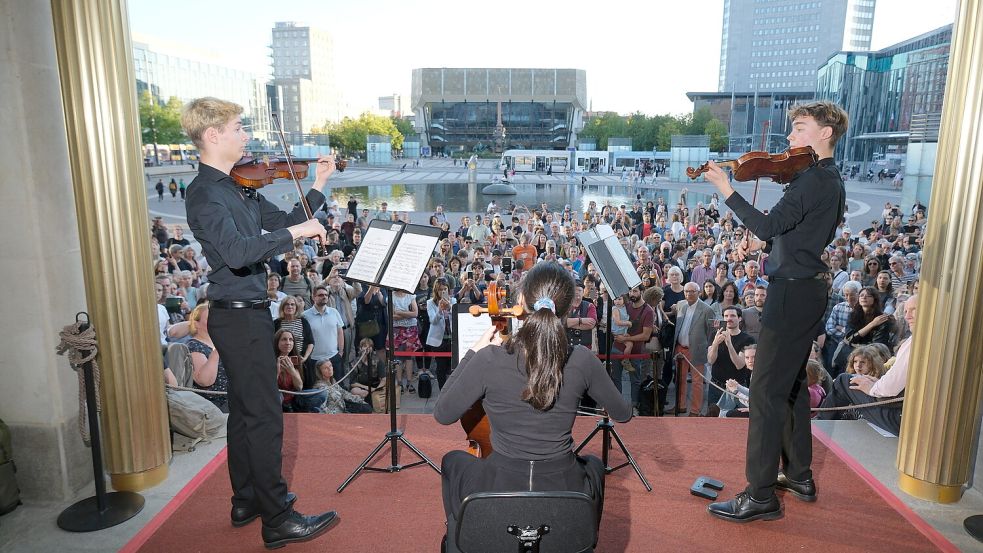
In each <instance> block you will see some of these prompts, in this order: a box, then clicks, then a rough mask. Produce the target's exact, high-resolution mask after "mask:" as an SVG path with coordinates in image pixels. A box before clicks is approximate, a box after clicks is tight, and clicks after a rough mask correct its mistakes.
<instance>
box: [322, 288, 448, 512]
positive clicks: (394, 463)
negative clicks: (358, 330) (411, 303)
mask: <svg viewBox="0 0 983 553" xmlns="http://www.w3.org/2000/svg"><path fill="white" fill-rule="evenodd" d="M386 292H387V295H388V297H387V306H386V309H387V313H388V315H389V324H388V325H386V326H387V329H386V333H387V334H386V336H387V338H388V344H387V347H386V355H387V356H388V357H389V360H388V361H389V363H388V364H389V369H388V371H387V373H386V374H387V378H386V380H387V382H386V397H387V408H388V409H389V432H387V433H386V436H385V437H384V438H383V439H382V441H381V442H380V443H379V445H377V446H376V447H375V449H373V450H372V452H371V453H369V455H368V456H367V457H366V458H365V459H363V460H362V462H361V463H360V464H359V465H358V467H357V468H356V469H355V470H354V471H353V472H352V473H351V474H350V475H349V476H348V478H347V479H345V481H344V482H343V483H342V484H341V485H340V486H338V493H341V492H342V491H344V489H345V488H346V487H347V486H348V484H350V483H351V481H352V480H354V479H355V477H356V476H358V475H359V473H361V472H362V471H363V470H370V471H374V472H399V471H401V470H403V469H404V468H410V467H415V466H417V465H422V464H424V463H426V464H428V465H430V468H432V469H433V470H435V471H437V474H440V468H439V467H437V465H435V464H434V463H433V461H431V460H430V458H429V457H427V456H426V455H424V454H423V453H422V452H421V451H420V450H419V449H417V448H416V446H414V445H413V444H412V443H411V442H410V441H409V440H407V439H406V437H405V436H403V431H402V430H399V429H397V428H396V367H397V363H398V361H396V351H395V350H396V344H395V336H394V332H393V317H394V309H393V291H392V289H391V288H387V289H386ZM399 442H403V443H404V444H406V446H407V447H408V448H410V449H411V450H412V451H413V453H415V454H416V455H417V456H418V457H420V459H421V460H420V461H416V462H414V463H410V464H408V465H400V464H399ZM387 443H388V444H389V450H390V451H389V452H390V454H391V456H390V461H391V462H390V465H389V466H388V467H370V466H368V464H369V463H370V462H371V461H372V459H373V458H375V456H376V455H378V454H379V452H380V451H382V448H383V447H385V446H386V444H387Z"/></svg>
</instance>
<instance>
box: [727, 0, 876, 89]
mask: <svg viewBox="0 0 983 553" xmlns="http://www.w3.org/2000/svg"><path fill="white" fill-rule="evenodd" d="M876 3H877V0H813V1H799V0H724V13H723V29H722V33H721V42H720V74H719V79H718V85H717V90H718V91H720V92H729V91H732V90H736V91H756V90H768V91H770V90H781V91H806V90H815V88H816V71H817V68H818V67H819V66H820V65H821V64H822V63H823V62H824V61H825V60H826V58H828V57H829V55H830V54H832V53H833V52H837V51H840V50H850V51H858V50H870V39H871V34H872V32H873V28H874V7H875V5H876Z"/></svg>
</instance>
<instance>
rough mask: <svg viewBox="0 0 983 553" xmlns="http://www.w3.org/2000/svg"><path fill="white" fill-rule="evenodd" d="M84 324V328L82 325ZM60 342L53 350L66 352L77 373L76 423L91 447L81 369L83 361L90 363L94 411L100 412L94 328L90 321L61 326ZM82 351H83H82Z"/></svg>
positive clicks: (84, 441) (83, 376)
mask: <svg viewBox="0 0 983 553" xmlns="http://www.w3.org/2000/svg"><path fill="white" fill-rule="evenodd" d="M83 326H85V327H87V328H85V330H83V329H82V327H83ZM58 336H59V337H60V338H61V342H60V343H59V344H58V347H56V348H55V351H56V352H57V353H58V355H65V354H66V353H67V354H68V362H69V364H70V365H71V366H72V370H74V371H75V372H76V373H77V374H78V380H79V415H78V425H79V434H80V435H81V436H82V443H84V444H85V445H86V447H91V445H92V444H91V441H90V439H89V422H88V421H89V419H88V416H87V415H86V399H85V371H84V370H81V369H82V365H84V364H85V363H88V362H91V363H92V380H93V384H94V387H95V390H96V394H95V396H96V412H99V413H101V412H102V399H101V398H100V395H99V389H100V375H99V362H98V361H96V356H97V355H99V344H98V342H97V341H96V329H95V327H93V326H92V325H91V324H90V323H84V322H76V323H75V324H70V325H68V326H66V327H65V328H63V329H62V330H61V332H59V333H58ZM83 352H84V353H83Z"/></svg>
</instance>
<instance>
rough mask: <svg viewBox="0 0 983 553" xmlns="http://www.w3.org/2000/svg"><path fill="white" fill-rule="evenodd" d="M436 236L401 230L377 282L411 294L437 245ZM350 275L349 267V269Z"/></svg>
mask: <svg viewBox="0 0 983 553" xmlns="http://www.w3.org/2000/svg"><path fill="white" fill-rule="evenodd" d="M438 238H439V237H437V236H428V235H426V234H414V233H412V232H409V231H405V232H403V236H402V237H400V239H399V244H397V245H396V250H395V251H393V255H392V257H391V258H390V259H389V266H388V267H386V273H385V274H384V275H382V279H380V280H379V284H381V285H383V286H386V287H389V288H393V289H396V290H405V291H406V292H409V293H411V294H412V293H413V292H414V291H416V287H417V284H419V283H420V276H421V275H422V274H423V271H424V269H426V268H427V263H428V262H429V261H430V257H431V254H432V253H433V250H434V248H435V247H436V246H437V240H438ZM350 275H351V269H349V276H350Z"/></svg>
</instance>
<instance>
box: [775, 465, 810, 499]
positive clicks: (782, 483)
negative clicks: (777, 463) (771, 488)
mask: <svg viewBox="0 0 983 553" xmlns="http://www.w3.org/2000/svg"><path fill="white" fill-rule="evenodd" d="M775 488H776V489H778V490H782V491H786V492H788V493H790V494H792V495H794V496H795V497H797V498H799V499H801V500H802V501H808V502H810V503H811V502H813V501H815V500H816V481H815V480H813V479H812V478H810V479H808V480H803V481H802V482H796V481H795V480H791V479H789V478H788V477H787V476H785V473H784V472H779V473H778V480H777V481H776V482H775Z"/></svg>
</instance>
